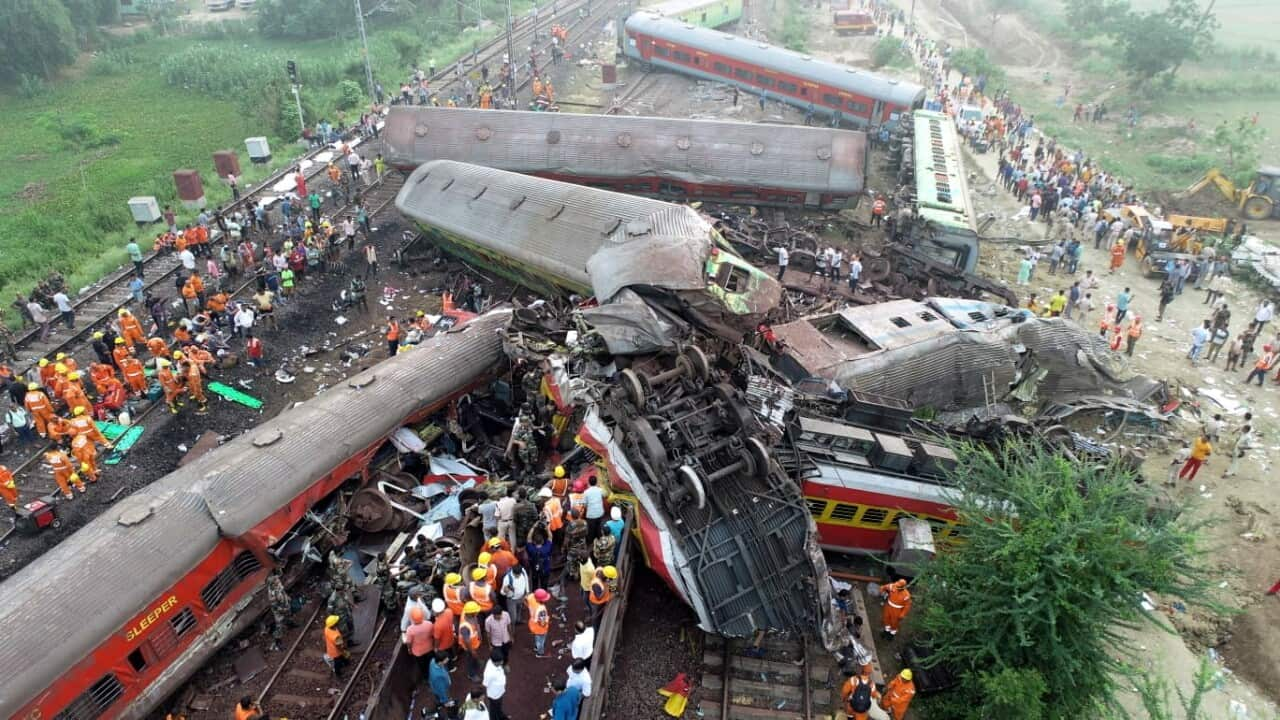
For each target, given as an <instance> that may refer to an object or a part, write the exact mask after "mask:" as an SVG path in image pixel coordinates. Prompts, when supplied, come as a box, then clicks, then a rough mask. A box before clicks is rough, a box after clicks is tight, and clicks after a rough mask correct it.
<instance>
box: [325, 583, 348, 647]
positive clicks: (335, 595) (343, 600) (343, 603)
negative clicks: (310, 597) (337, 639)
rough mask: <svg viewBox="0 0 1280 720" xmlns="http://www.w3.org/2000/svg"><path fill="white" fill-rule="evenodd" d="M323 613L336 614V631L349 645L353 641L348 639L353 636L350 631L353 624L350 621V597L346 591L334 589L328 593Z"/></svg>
mask: <svg viewBox="0 0 1280 720" xmlns="http://www.w3.org/2000/svg"><path fill="white" fill-rule="evenodd" d="M325 615H337V616H338V632H340V633H342V637H343V638H344V639H347V646H348V647H350V646H352V645H354V644H355V643H354V642H352V641H351V640H350V638H352V637H353V635H352V631H353V630H354V625H353V624H352V622H351V599H350V596H349V595H348V594H347V593H344V592H341V591H339V590H336V589H335V590H334V591H333V592H331V593H329V600H328V602H326V603H325Z"/></svg>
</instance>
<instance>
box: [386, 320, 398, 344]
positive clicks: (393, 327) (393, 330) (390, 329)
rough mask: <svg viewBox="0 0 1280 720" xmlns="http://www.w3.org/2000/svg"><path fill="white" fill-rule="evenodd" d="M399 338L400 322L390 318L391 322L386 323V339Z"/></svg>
mask: <svg viewBox="0 0 1280 720" xmlns="http://www.w3.org/2000/svg"><path fill="white" fill-rule="evenodd" d="M399 339H400V323H398V322H396V321H394V320H392V321H391V323H390V324H389V325H387V340H399Z"/></svg>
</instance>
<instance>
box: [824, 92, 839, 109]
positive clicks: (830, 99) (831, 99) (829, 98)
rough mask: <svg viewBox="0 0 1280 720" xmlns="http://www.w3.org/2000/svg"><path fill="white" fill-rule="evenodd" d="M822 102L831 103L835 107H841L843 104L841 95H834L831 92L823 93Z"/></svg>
mask: <svg viewBox="0 0 1280 720" xmlns="http://www.w3.org/2000/svg"><path fill="white" fill-rule="evenodd" d="M822 102H824V103H826V104H827V105H831V106H833V107H840V105H841V102H840V96H839V95H832V94H831V93H827V94H825V95H823V96H822Z"/></svg>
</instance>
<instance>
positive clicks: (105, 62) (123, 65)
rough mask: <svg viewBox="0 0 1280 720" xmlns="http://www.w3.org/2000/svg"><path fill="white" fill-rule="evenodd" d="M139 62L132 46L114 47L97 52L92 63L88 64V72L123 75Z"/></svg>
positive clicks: (102, 74) (101, 74) (103, 74)
mask: <svg viewBox="0 0 1280 720" xmlns="http://www.w3.org/2000/svg"><path fill="white" fill-rule="evenodd" d="M139 62H141V58H140V57H139V55H138V53H137V52H136V51H135V50H133V49H132V48H115V49H112V50H106V51H103V52H101V53H99V54H98V57H96V58H94V59H93V63H92V64H91V65H89V72H90V73H91V74H93V75H99V76H103V77H106V76H111V75H124V74H125V73H127V72H129V70H130V68H131V67H132V66H134V65H137V64H138V63H139Z"/></svg>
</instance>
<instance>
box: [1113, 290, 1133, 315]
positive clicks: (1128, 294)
mask: <svg viewBox="0 0 1280 720" xmlns="http://www.w3.org/2000/svg"><path fill="white" fill-rule="evenodd" d="M1131 302H1133V291H1132V290H1130V289H1129V288H1125V289H1124V292H1122V293H1120V294H1119V295H1117V296H1116V323H1117V324H1119V322H1120V321H1121V320H1123V319H1124V316H1125V313H1127V312H1129V303H1131Z"/></svg>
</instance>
